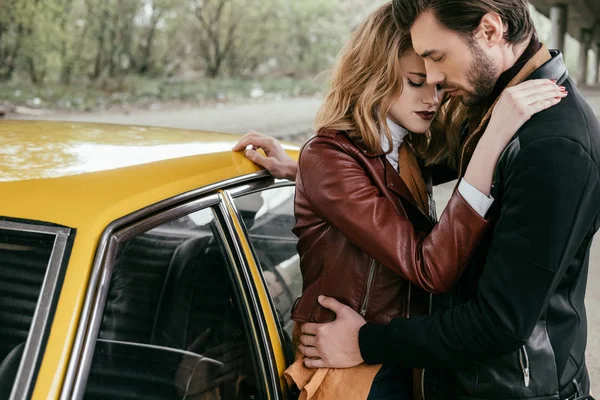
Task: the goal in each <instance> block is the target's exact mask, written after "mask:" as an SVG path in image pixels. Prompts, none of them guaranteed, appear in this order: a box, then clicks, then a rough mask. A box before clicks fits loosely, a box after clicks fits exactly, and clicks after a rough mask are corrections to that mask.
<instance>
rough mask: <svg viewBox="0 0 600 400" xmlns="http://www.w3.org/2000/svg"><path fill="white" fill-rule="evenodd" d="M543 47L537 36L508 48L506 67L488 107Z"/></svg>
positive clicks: (488, 102)
mask: <svg viewBox="0 0 600 400" xmlns="http://www.w3.org/2000/svg"><path fill="white" fill-rule="evenodd" d="M541 47H542V44H541V43H540V41H539V40H538V39H537V37H531V38H530V39H529V40H526V41H524V42H522V43H518V44H515V45H514V46H512V47H510V48H507V49H506V56H505V62H504V63H503V65H505V66H506V67H505V68H504V69H503V71H502V73H501V74H500V76H499V77H498V80H497V81H496V86H495V87H494V90H492V93H490V96H489V98H488V101H487V102H486V103H487V104H486V107H489V106H490V105H492V104H493V103H494V101H495V100H496V99H497V98H498V96H500V93H502V91H503V90H504V88H506V85H508V83H509V82H510V81H511V80H512V78H514V77H515V76H516V75H517V74H518V73H519V71H521V69H522V68H523V66H524V65H525V64H527V61H529V60H530V59H531V58H532V57H533V56H535V54H536V53H537V52H538V51H539V49H540V48H541Z"/></svg>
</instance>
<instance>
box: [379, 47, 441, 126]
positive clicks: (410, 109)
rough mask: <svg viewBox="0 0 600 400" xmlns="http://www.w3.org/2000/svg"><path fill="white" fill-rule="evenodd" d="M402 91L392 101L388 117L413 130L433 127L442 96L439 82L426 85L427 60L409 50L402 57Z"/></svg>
mask: <svg viewBox="0 0 600 400" xmlns="http://www.w3.org/2000/svg"><path fill="white" fill-rule="evenodd" d="M400 68H401V70H402V76H400V79H402V94H401V95H400V97H398V99H396V101H395V102H394V103H393V104H392V108H391V109H390V112H389V117H390V118H391V119H392V120H393V121H394V122H396V123H397V124H399V125H401V126H403V127H404V128H406V129H408V130H409V131H410V132H413V133H425V132H427V130H428V129H429V127H430V126H431V122H432V121H433V118H434V117H435V115H436V113H437V111H438V109H439V106H440V100H441V98H442V91H441V90H438V87H437V86H436V85H429V84H427V79H426V77H427V76H426V75H425V63H424V62H423V59H422V58H421V57H419V56H418V55H417V53H415V52H414V50H412V49H410V50H408V51H406V52H405V53H404V55H403V56H402V57H401V58H400Z"/></svg>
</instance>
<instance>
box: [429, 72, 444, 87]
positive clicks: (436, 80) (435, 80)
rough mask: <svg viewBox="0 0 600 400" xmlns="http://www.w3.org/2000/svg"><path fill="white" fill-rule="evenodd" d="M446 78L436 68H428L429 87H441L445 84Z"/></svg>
mask: <svg viewBox="0 0 600 400" xmlns="http://www.w3.org/2000/svg"><path fill="white" fill-rule="evenodd" d="M445 79H446V77H445V76H444V74H442V72H441V71H440V70H438V69H436V68H427V84H428V85H432V86H435V85H439V84H441V83H443V82H444V80H445Z"/></svg>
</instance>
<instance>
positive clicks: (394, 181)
mask: <svg viewBox="0 0 600 400" xmlns="http://www.w3.org/2000/svg"><path fill="white" fill-rule="evenodd" d="M343 134H344V136H346V137H347V138H348V140H349V141H350V143H352V144H353V145H354V146H355V147H356V148H357V149H358V150H359V151H360V152H361V153H362V154H363V155H364V156H365V157H367V158H371V159H375V158H379V159H381V162H382V163H383V173H384V175H385V184H386V186H387V188H388V189H389V190H390V191H391V192H393V193H395V194H396V195H397V196H400V197H402V198H403V199H405V200H407V201H408V202H409V203H410V204H412V205H413V206H415V207H416V208H417V209H418V206H417V201H416V200H415V198H414V197H413V195H412V193H411V192H410V190H409V189H408V186H406V183H404V181H403V180H402V178H401V177H400V174H399V173H398V171H396V169H395V168H394V167H393V166H392V164H390V162H389V160H388V159H387V157H386V156H385V155H386V154H385V152H384V151H383V150H381V151H378V152H369V151H368V150H367V149H366V147H365V145H364V143H362V142H360V141H358V140H356V139H355V138H353V137H350V135H348V133H347V132H343Z"/></svg>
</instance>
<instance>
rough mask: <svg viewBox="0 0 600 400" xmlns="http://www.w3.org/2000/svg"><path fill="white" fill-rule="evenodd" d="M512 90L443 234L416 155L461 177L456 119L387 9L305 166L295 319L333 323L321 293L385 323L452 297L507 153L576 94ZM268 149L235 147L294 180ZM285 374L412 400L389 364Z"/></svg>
mask: <svg viewBox="0 0 600 400" xmlns="http://www.w3.org/2000/svg"><path fill="white" fill-rule="evenodd" d="M514 92H517V94H516V95H514V96H511V98H509V97H506V96H502V97H501V99H500V100H499V102H498V104H497V105H496V107H495V109H494V113H493V117H492V119H491V121H490V123H489V125H488V128H487V129H486V131H485V133H484V134H483V136H482V138H481V139H480V140H479V144H478V145H477V147H476V149H475V150H474V152H473V154H472V157H471V161H470V163H469V165H468V167H467V170H466V173H465V175H464V178H463V179H462V180H461V182H460V185H459V186H458V190H457V191H455V193H454V194H453V196H452V198H451V199H450V202H449V203H448V206H447V208H446V210H445V211H444V213H443V215H442V217H441V219H440V223H439V224H438V225H436V226H435V227H433V223H432V221H433V220H434V219H435V215H434V212H433V210H434V207H433V204H432V201H431V196H430V193H429V191H428V184H427V183H428V182H427V181H428V179H427V177H426V176H424V175H423V174H422V172H421V168H420V165H419V162H418V160H417V157H418V158H419V159H421V160H422V163H424V164H425V165H430V164H435V163H440V162H447V163H449V164H451V165H452V166H453V167H458V165H457V164H458V160H457V158H458V153H459V143H460V140H459V137H458V135H457V134H455V135H452V134H451V132H458V129H456V127H454V126H452V125H454V123H455V122H454V121H453V118H452V116H453V114H449V115H447V116H445V115H443V114H444V113H443V112H439V108H440V103H441V98H442V95H443V93H442V92H441V91H440V90H439V89H438V88H437V87H434V86H431V85H428V84H427V83H426V75H425V67H424V63H423V61H422V60H421V58H420V57H418V55H417V54H415V52H414V51H413V50H412V47H411V43H410V36H409V32H403V31H401V30H400V29H399V28H398V27H397V26H396V24H395V22H394V20H393V17H392V11H391V5H390V4H386V5H384V6H382V7H381V8H379V9H378V10H377V11H375V12H374V13H372V14H371V15H370V16H369V17H368V18H367V19H366V20H365V21H364V22H363V24H361V26H360V27H359V28H358V29H357V31H356V32H355V33H354V35H353V36H352V38H351V39H350V40H349V42H348V43H347V44H346V46H345V48H344V49H343V50H342V52H341V56H340V58H339V60H338V62H337V64H336V66H335V68H334V72H333V77H332V83H331V89H330V91H329V93H328V95H327V97H326V99H325V101H324V104H323V106H322V108H321V110H320V112H319V114H318V116H317V119H316V128H317V129H316V131H317V134H316V135H315V136H314V137H313V138H311V139H309V141H308V142H307V143H306V144H305V145H304V147H303V148H302V151H301V154H300V159H299V163H298V172H297V175H296V181H297V185H296V200H295V213H296V226H295V228H294V232H295V233H296V235H297V236H298V237H299V242H298V252H299V254H300V257H301V269H302V273H303V278H304V287H303V294H302V296H301V297H300V299H299V300H298V301H297V303H296V304H295V306H294V310H293V313H292V317H293V319H294V320H295V321H297V322H299V323H305V322H328V321H331V320H333V319H334V315H333V314H331V312H330V311H328V310H327V309H325V308H323V307H321V306H320V305H319V303H318V301H317V298H318V296H319V295H326V296H329V297H334V298H336V299H338V300H339V301H342V302H343V303H345V304H347V305H349V306H351V307H352V308H354V309H355V310H356V311H357V312H359V313H360V314H362V315H363V317H365V319H366V320H367V321H371V322H378V323H385V322H388V321H389V320H390V319H392V318H394V317H397V316H404V317H410V316H411V315H415V314H418V313H426V312H427V310H428V303H427V301H428V296H427V295H426V294H425V293H426V292H428V293H439V292H444V291H448V290H449V289H450V288H452V286H453V285H454V283H455V282H456V280H457V279H458V277H459V276H460V274H461V272H462V269H463V267H464V266H465V264H466V262H467V260H468V259H469V257H470V254H471V252H472V250H473V249H474V248H475V246H476V245H477V243H478V242H479V241H480V238H481V237H482V235H483V234H484V233H485V228H486V226H487V221H486V220H485V219H484V216H485V214H486V212H487V209H488V208H489V206H490V204H491V202H492V201H493V200H492V199H490V198H489V194H490V188H491V182H492V175H493V171H494V168H495V165H496V161H497V159H498V157H499V155H500V152H501V151H502V150H503V149H504V147H505V146H506V144H507V143H508V141H509V140H510V139H511V138H512V136H513V135H514V134H515V133H516V131H517V130H518V128H519V127H520V126H521V125H522V124H523V123H524V122H525V121H526V120H527V119H528V116H530V115H532V114H533V113H535V112H539V111H541V110H543V109H545V108H548V107H550V106H551V105H554V104H556V103H557V102H559V101H560V99H561V98H562V97H564V96H565V95H566V93H564V92H563V91H562V90H561V88H559V87H558V86H556V85H555V84H554V83H553V82H550V81H529V82H526V83H523V84H522V85H520V86H518V87H516V88H515V89H514V90H513V94H514ZM514 98H518V99H520V100H519V101H517V102H515V101H514ZM453 106H454V105H453ZM442 123H443V124H442ZM442 125H444V126H442ZM268 140H269V139H265V138H264V137H261V136H260V135H259V134H257V133H251V134H249V135H247V136H246V137H245V138H244V139H242V140H241V141H240V143H239V144H238V146H237V147H236V148H235V149H236V150H241V149H243V148H245V147H246V145H248V144H251V145H253V146H254V147H262V148H266V149H267V156H268V158H264V157H263V156H260V155H259V153H256V152H252V151H250V152H249V153H247V154H248V156H249V157H250V158H252V159H255V160H256V161H258V162H259V163H260V162H261V161H262V164H263V165H265V166H266V167H267V168H268V169H270V170H271V171H275V172H276V173H277V174H279V175H280V176H281V175H283V176H286V177H293V176H294V170H295V167H294V163H293V161H291V160H289V159H286V158H285V157H284V156H283V154H284V153H283V151H282V150H281V148H280V147H277V146H273V143H272V142H271V143H268V142H267V141H268ZM277 160H283V161H284V162H283V163H281V162H277ZM278 167H283V168H281V169H278ZM303 344H304V345H308V346H310V343H303ZM287 375H288V377H289V378H291V380H292V381H293V382H294V383H295V384H296V385H297V386H298V387H299V388H300V389H302V390H303V395H304V396H305V397H306V398H310V397H314V398H324V399H337V398H346V399H349V398H355V399H365V398H369V399H388V398H394V399H409V398H412V396H413V392H412V385H413V381H412V373H411V371H407V370H401V369H398V368H395V367H393V366H384V367H383V368H381V366H366V365H361V366H358V367H355V368H352V369H350V370H326V369H323V370H309V369H305V368H303V367H302V361H301V360H300V358H299V360H298V361H297V362H296V363H295V364H294V365H293V366H292V367H290V368H289V369H288V371H287Z"/></svg>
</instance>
